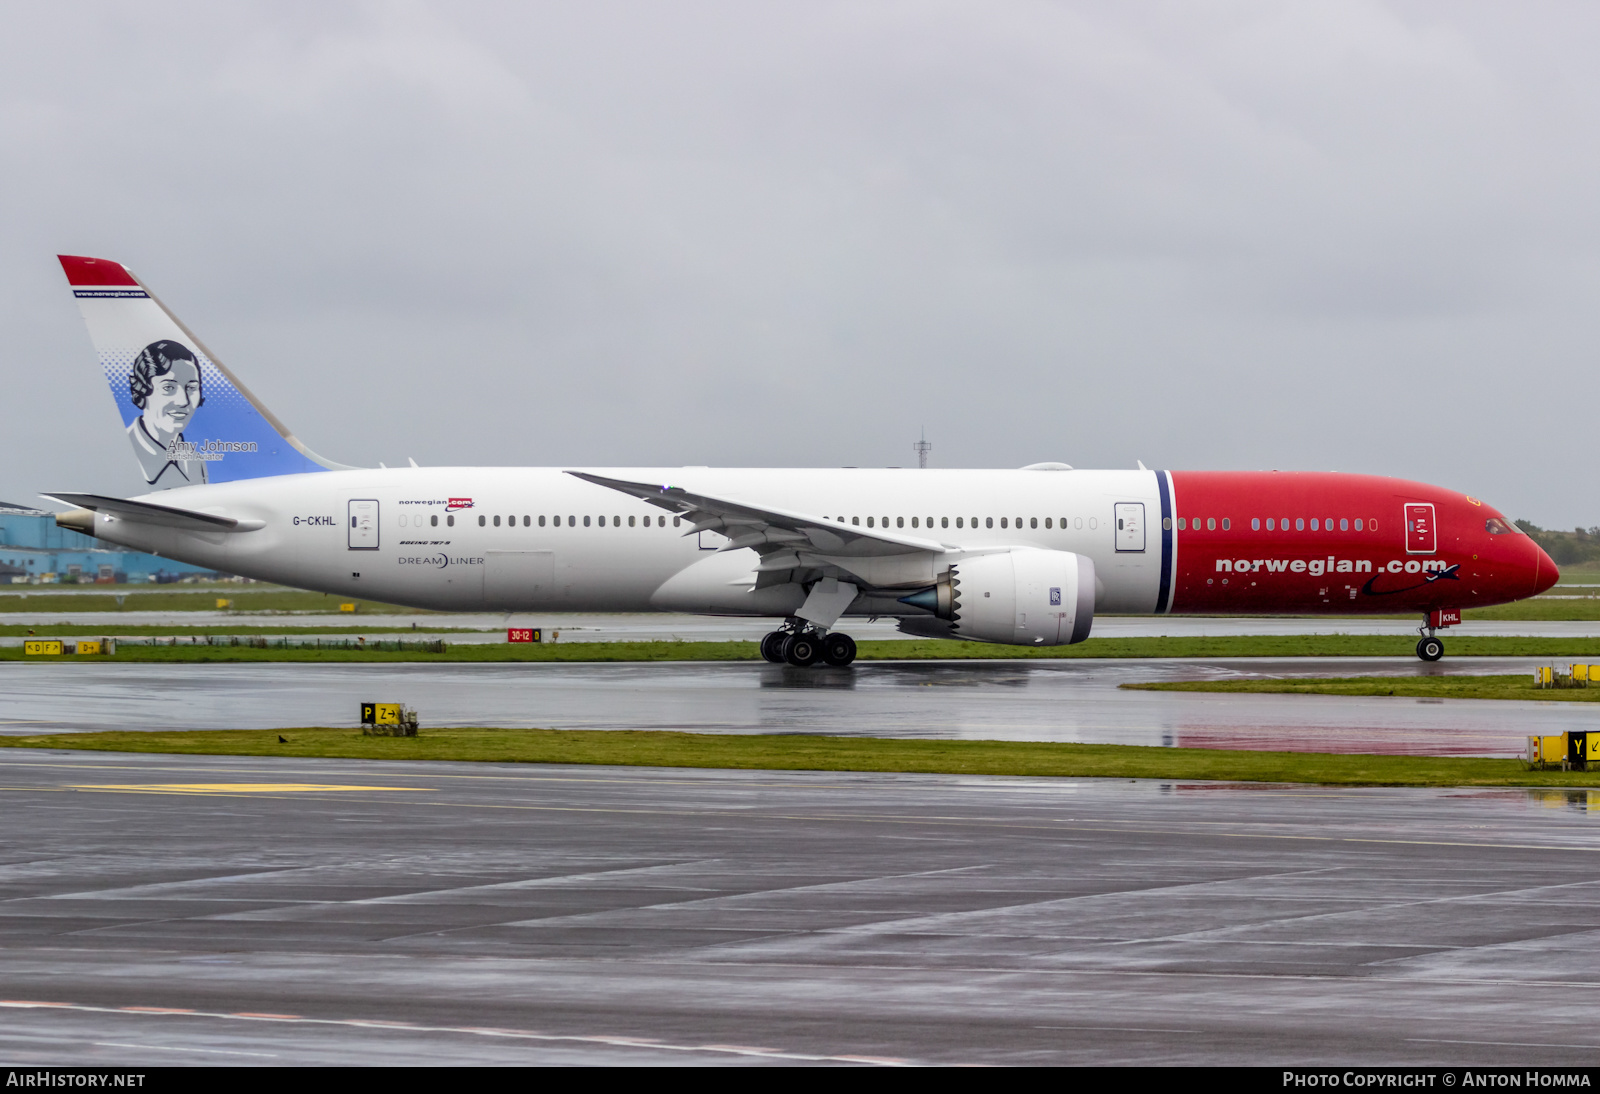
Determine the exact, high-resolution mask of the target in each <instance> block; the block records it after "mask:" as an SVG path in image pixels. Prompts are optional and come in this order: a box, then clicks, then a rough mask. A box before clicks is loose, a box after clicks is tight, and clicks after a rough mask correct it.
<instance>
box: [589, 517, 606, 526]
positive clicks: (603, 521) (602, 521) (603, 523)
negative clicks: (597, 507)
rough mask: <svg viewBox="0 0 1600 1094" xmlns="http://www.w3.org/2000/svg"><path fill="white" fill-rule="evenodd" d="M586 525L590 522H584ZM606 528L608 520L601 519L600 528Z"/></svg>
mask: <svg viewBox="0 0 1600 1094" xmlns="http://www.w3.org/2000/svg"><path fill="white" fill-rule="evenodd" d="M584 523H585V524H588V523H589V522H588V521H584ZM605 526H606V518H605V517H601V518H600V527H602V528H604V527H605Z"/></svg>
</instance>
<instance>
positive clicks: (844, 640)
mask: <svg viewBox="0 0 1600 1094" xmlns="http://www.w3.org/2000/svg"><path fill="white" fill-rule="evenodd" d="M761 656H762V658H763V659H764V660H767V661H770V662H772V663H773V664H774V665H783V664H789V665H794V666H796V667H798V668H804V667H805V666H807V665H815V664H817V663H818V662H822V663H823V664H827V665H834V666H836V667H840V668H842V667H844V666H845V665H848V664H849V663H850V662H852V661H854V660H855V659H856V641H855V639H853V638H851V637H850V636H849V635H848V634H822V633H819V632H818V631H816V630H815V629H814V628H812V627H809V626H796V625H795V624H793V623H785V624H784V629H782V630H776V631H773V632H771V633H770V634H768V635H766V636H765V637H763V638H762V639H761Z"/></svg>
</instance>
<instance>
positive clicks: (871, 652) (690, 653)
mask: <svg viewBox="0 0 1600 1094" xmlns="http://www.w3.org/2000/svg"><path fill="white" fill-rule="evenodd" d="M374 633H376V632H374ZM1415 645H1416V643H1415V641H1414V640H1413V639H1411V638H1407V637H1405V636H1403V635H1401V636H1396V635H1360V634H1324V635H1228V636H1221V637H1215V638H1205V637H1180V638H1091V639H1089V640H1088V641H1087V642H1081V643H1079V644H1078V645H1076V646H1051V647H1045V648H1039V647H1029V646H997V645H991V644H989V643H985V642H951V641H945V640H941V639H927V640H891V641H881V642H862V643H860V645H859V654H858V656H859V657H860V659H861V660H863V661H963V660H1013V661H1014V660H1023V661H1050V660H1062V659H1074V658H1081V657H1124V658H1128V657H1132V658H1144V657H1149V658H1156V657H1414V656H1415ZM1446 650H1447V652H1448V655H1449V656H1451V657H1550V658H1576V659H1579V660H1582V659H1584V658H1594V659H1595V660H1596V661H1597V662H1600V638H1508V637H1474V638H1451V639H1450V640H1449V642H1448V645H1447V646H1446ZM760 656H761V655H760V651H759V650H758V648H757V646H756V643H754V642H557V643H542V644H531V643H530V644H527V645H523V644H516V645H512V644H510V643H498V642H496V643H477V644H471V645H468V644H455V645H452V644H449V643H446V644H445V648H444V651H443V652H440V653H429V652H424V651H420V650H406V651H394V650H381V651H380V650H340V649H334V650H329V649H322V650H318V649H316V648H314V647H313V648H305V647H301V646H297V645H293V644H290V645H287V646H280V645H277V644H276V643H274V644H273V645H272V646H270V647H268V648H267V649H253V648H250V647H248V646H225V645H210V646H208V645H206V644H205V643H204V641H200V642H194V643H190V642H180V644H178V645H176V646H170V645H165V646H144V645H136V644H132V643H126V642H124V643H118V645H117V652H116V654H115V655H113V656H110V657H104V656H99V657H91V656H84V657H77V656H72V655H68V656H65V657H59V658H45V657H37V656H34V657H28V656H26V655H25V654H24V652H23V649H22V647H20V646H12V647H6V648H0V661H20V660H28V661H44V660H66V661H81V662H95V661H108V660H109V661H141V662H143V661H156V662H171V661H195V662H207V661H219V662H236V661H331V662H342V661H377V662H384V661H428V662H441V663H442V662H450V663H462V662H466V663H477V662H524V661H594V662H608V661H758V660H760ZM805 671H821V670H805Z"/></svg>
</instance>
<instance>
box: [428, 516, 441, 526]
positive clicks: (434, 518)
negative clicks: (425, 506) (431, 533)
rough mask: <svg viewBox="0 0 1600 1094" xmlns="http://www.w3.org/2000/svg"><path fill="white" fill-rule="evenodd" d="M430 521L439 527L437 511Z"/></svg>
mask: <svg viewBox="0 0 1600 1094" xmlns="http://www.w3.org/2000/svg"><path fill="white" fill-rule="evenodd" d="M428 523H429V524H430V525H432V526H433V527H435V528H437V527H439V514H438V513H435V514H434V515H433V516H431V517H429V518H428Z"/></svg>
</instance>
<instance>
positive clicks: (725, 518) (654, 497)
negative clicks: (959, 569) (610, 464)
mask: <svg viewBox="0 0 1600 1094" xmlns="http://www.w3.org/2000/svg"><path fill="white" fill-rule="evenodd" d="M567 474H569V475H572V476H574V477H576V478H580V479H583V480H584V481H585V482H592V483H594V484H595V485H597V486H605V487H609V488H610V489H612V490H617V491H620V492H621V493H624V494H629V495H631V496H633V497H636V498H639V499H640V500H641V501H647V502H649V503H650V504H651V505H655V506H659V507H660V508H662V509H665V510H667V511H668V512H670V513H673V514H674V515H677V516H682V517H687V518H688V519H689V520H691V521H693V522H694V527H693V528H691V529H690V530H689V532H687V533H685V534H686V535H693V534H694V533H696V532H707V531H715V532H721V533H722V534H723V535H725V536H727V537H728V540H729V542H728V543H727V544H726V545H725V546H723V547H722V550H724V551H736V550H739V549H741V548H744V547H752V548H754V549H755V551H756V553H757V554H760V555H762V556H763V558H765V557H766V556H767V555H769V554H772V553H775V552H778V551H801V552H805V553H807V554H816V555H826V556H828V557H829V558H830V559H840V560H843V559H850V558H872V557H877V556H887V555H906V554H912V553H916V552H927V553H930V554H936V555H937V554H943V553H944V552H945V551H946V550H947V548H946V546H945V545H944V544H942V543H939V542H937V541H935V540H931V539H922V538H920V537H918V536H905V535H899V534H896V533H894V532H890V531H889V530H888V529H877V528H862V527H861V526H859V525H854V524H839V523H838V522H836V521H831V520H824V519H823V518H822V517H818V516H812V515H810V514H807V513H794V512H790V511H788V510H786V509H773V508H771V507H770V506H764V505H754V504H751V503H750V502H743V501H735V500H733V499H732V498H718V497H713V496H711V495H710V494H696V493H693V492H692V491H689V490H685V489H683V488H682V487H679V486H670V485H665V484H656V483H647V482H628V481H627V480H626V479H608V478H606V477H604V476H602V475H591V474H589V473H588V472H586V471H568V472H567Z"/></svg>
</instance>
